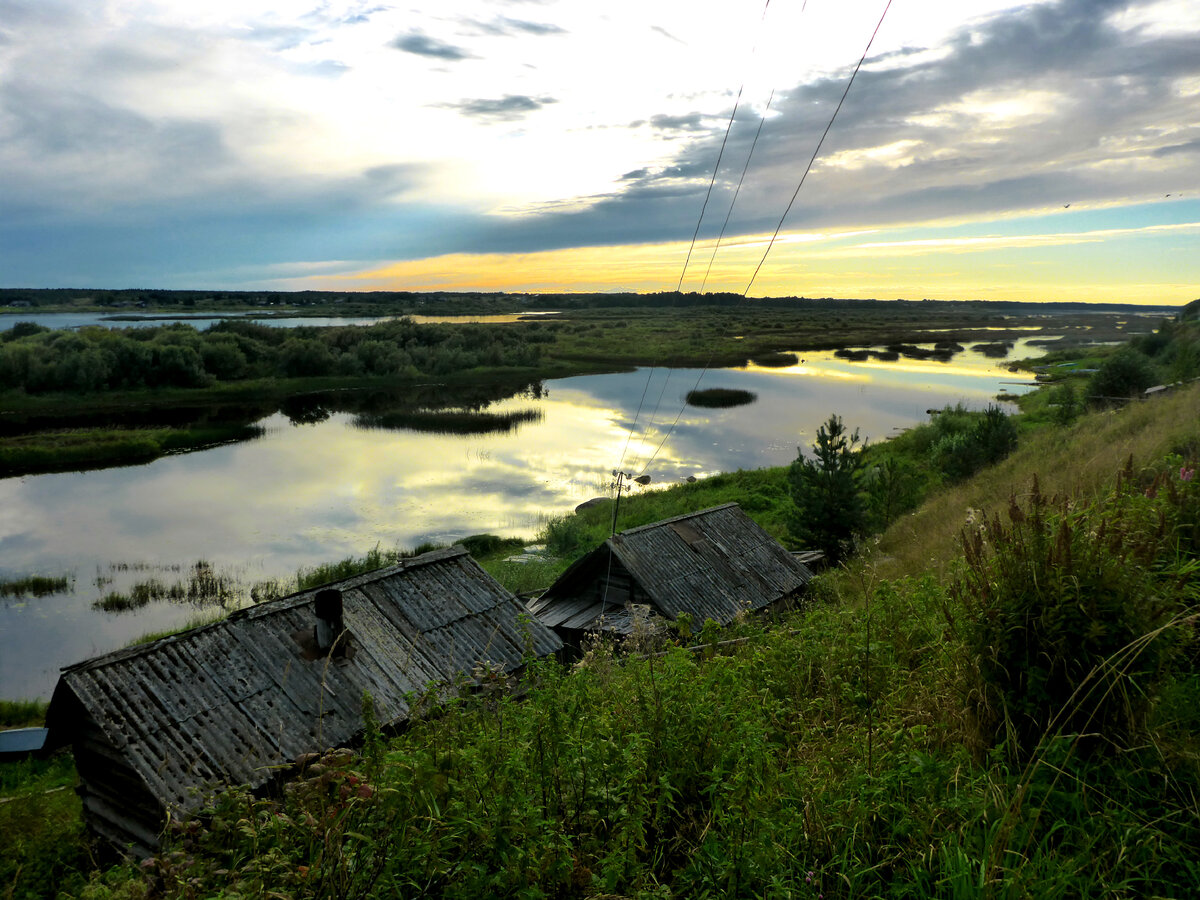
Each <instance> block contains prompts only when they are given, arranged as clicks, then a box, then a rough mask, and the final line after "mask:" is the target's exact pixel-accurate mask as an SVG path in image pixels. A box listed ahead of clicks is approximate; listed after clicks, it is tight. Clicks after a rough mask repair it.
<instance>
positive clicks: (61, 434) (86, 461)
mask: <svg viewBox="0 0 1200 900" xmlns="http://www.w3.org/2000/svg"><path fill="white" fill-rule="evenodd" d="M261 434H262V429H261V428H259V427H257V426H254V425H237V424H229V425H206V426H203V427H196V428H134V429H126V428H121V429H99V428H95V429H86V430H78V429H75V430H61V431H39V432H37V433H35V434H23V435H17V436H14V437H6V438H0V478H5V477H8V476H11V475H23V474H28V473H34V472H63V471H77V470H81V469H96V468H105V467H107V466H117V465H132V464H135V463H144V462H150V461H151V460H153V459H157V458H158V457H160V456H165V455H166V454H168V453H175V452H179V451H183V450H198V449H201V448H204V447H212V446H215V445H217V444H224V443H229V442H232V441H245V440H250V439H251V438H256V437H259V436H260V435H261Z"/></svg>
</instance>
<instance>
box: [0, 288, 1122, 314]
mask: <svg viewBox="0 0 1200 900" xmlns="http://www.w3.org/2000/svg"><path fill="white" fill-rule="evenodd" d="M743 304H748V305H750V306H751V307H753V308H758V309H831V308H837V309H856V308H857V309H871V308H876V307H884V308H888V309H892V310H894V309H895V307H896V305H897V304H902V305H907V306H908V307H910V308H911V309H913V310H917V309H921V310H926V311H928V310H931V309H935V310H943V311H944V310H946V309H948V308H951V307H957V308H959V309H963V308H967V309H973V310H976V311H986V312H987V313H990V314H995V315H1003V314H1006V313H1015V312H1031V311H1034V310H1036V311H1038V312H1039V313H1049V312H1054V311H1056V310H1057V311H1065V310H1074V311H1092V312H1100V311H1104V310H1116V309H1130V310H1134V309H1136V307H1134V306H1130V305H1128V304H1120V303H1112V304H1087V303H1021V302H1005V303H998V302H994V301H982V300H917V301H905V300H877V299H862V298H846V297H796V296H790V297H765V298H764V297H756V298H750V299H747V298H745V297H743V296H742V295H741V294H736V293H732V292H716V293H697V292H695V291H688V292H681V291H657V292H653V293H634V292H625V293H563V294H524V293H502V292H481V291H463V292H450V291H434V292H417V291H203V290H186V291H184V290H155V289H140V288H131V289H123V290H92V289H84V288H0V307H15V308H18V309H20V308H34V309H37V308H45V309H62V308H65V307H76V308H97V307H100V308H111V309H114V310H122V309H128V310H130V311H131V312H133V311H137V310H140V309H147V310H153V309H160V310H162V309H166V310H172V309H182V310H193V309H194V310H204V309H264V308H267V307H281V308H283V309H289V308H291V309H301V310H308V311H310V312H311V311H315V310H318V309H321V310H327V311H328V310H332V308H334V307H341V308H342V311H344V312H347V313H349V312H351V311H352V310H360V309H371V310H372V311H375V312H384V311H385V310H384V308H386V312H388V313H422V312H427V313H441V314H451V315H452V314H455V313H489V312H490V313H505V312H516V311H519V310H579V309H608V308H688V307H702V306H711V307H733V306H740V305H743Z"/></svg>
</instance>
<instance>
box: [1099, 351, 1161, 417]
mask: <svg viewBox="0 0 1200 900" xmlns="http://www.w3.org/2000/svg"><path fill="white" fill-rule="evenodd" d="M1157 382H1158V374H1157V372H1156V371H1155V368H1154V364H1153V363H1151V362H1150V360H1149V359H1148V358H1147V357H1146V356H1144V355H1143V354H1142V353H1139V352H1138V351H1137V350H1136V349H1134V348H1132V347H1122V348H1121V349H1120V350H1118V351H1117V352H1116V353H1114V354H1113V355H1112V356H1110V357H1108V359H1106V360H1105V361H1104V362H1102V363H1101V364H1100V369H1099V371H1097V372H1096V374H1095V375H1093V376H1092V379H1091V381H1090V382H1088V399H1089V401H1090V402H1091V403H1092V404H1094V405H1099V406H1104V405H1107V404H1111V403H1114V402H1120V401H1123V400H1128V399H1130V398H1132V397H1136V396H1137V395H1138V394H1140V393H1142V391H1144V390H1146V388H1148V387H1152V386H1154V385H1155V384H1156V383H1157Z"/></svg>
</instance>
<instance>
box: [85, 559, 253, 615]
mask: <svg viewBox="0 0 1200 900" xmlns="http://www.w3.org/2000/svg"><path fill="white" fill-rule="evenodd" d="M109 568H110V570H111V571H114V572H115V571H147V570H153V569H156V568H157V569H160V570H163V571H176V572H177V571H179V570H180V567H179V566H178V565H176V566H159V567H154V566H149V565H147V564H144V563H132V564H130V563H114V564H112V565H111V566H110V567H109ZM112 580H113V579H112V578H111V576H107V575H104V574H98V575H97V576H96V581H95V584H96V586H97V587H98V588H104V587H107V586H108V585H110V584H111V583H112ZM261 587H263V586H262V585H256V586H255V588H252V589H251V591H250V596H251V599H254V590H255V589H258V588H261ZM245 594H246V592H245V591H244V589H243V588H242V586H241V585H240V584H239V582H238V580H237V579H236V578H234V577H233V576H232V575H228V574H226V573H222V572H218V571H216V570H215V569H214V568H213V566H212V564H211V563H209V562H207V561H205V560H198V561H197V562H196V564H195V565H193V566H192V567H191V568H190V569H189V570H188V573H187V579H186V581H181V580H176V581H174V582H172V583H170V584H167V583H166V582H164V581H162V580H161V579H159V578H149V579H146V580H145V581H138V582H135V583H134V584H133V585H132V586H131V587H130V588H129V590H128V592H121V591H110V592H108V593H107V594H105V595H104V596H102V597H100V598H99V599H97V600H95V601H93V602H92V608H93V609H99V610H102V611H104V612H113V613H122V612H129V611H131V610H135V609H141V608H142V607H144V606H148V605H149V604H151V603H156V602H161V601H170V602H173V603H190V604H191V605H193V606H201V607H204V606H220V607H221V608H223V609H228V608H230V607H232V606H238V605H240V604H241V603H242V601H243V599H244V596H245ZM255 602H257V600H256V601H255Z"/></svg>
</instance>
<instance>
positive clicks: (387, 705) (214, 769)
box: [46, 547, 562, 854]
mask: <svg viewBox="0 0 1200 900" xmlns="http://www.w3.org/2000/svg"><path fill="white" fill-rule="evenodd" d="M525 614H526V610H525V607H524V605H523V604H522V603H521V601H519V600H518V599H517V598H516V597H514V596H513V595H512V594H511V593H510V592H509V591H507V590H506V589H505V588H504V587H502V586H501V585H500V584H499V583H497V582H496V581H495V580H494V579H492V577H491V576H489V575H488V574H487V573H486V572H484V571H483V569H481V568H480V567H479V565H478V564H477V563H476V562H475V561H474V560H473V559H472V558H471V557H470V556H469V555H468V553H467V551H466V550H465V549H463V548H461V547H454V548H451V549H448V550H437V551H434V552H432V553H426V554H424V555H423V556H418V557H415V558H413V559H409V560H405V561H403V562H401V563H400V564H399V565H395V566H391V567H389V568H386V569H380V570H378V571H375V572H370V573H368V574H365V575H360V576H356V577H354V578H349V579H346V580H344V581H341V582H337V583H334V584H331V585H327V586H325V587H324V588H321V589H314V590H309V591H302V592H300V593H297V594H293V595H291V596H289V597H283V598H281V599H278V600H274V601H271V602H268V603H263V604H260V605H258V606H254V607H249V608H247V609H242V610H238V611H237V612H235V613H233V614H232V615H231V616H230V617H229V618H228V619H226V620H225V621H222V622H218V623H216V624H213V625H207V626H204V627H201V628H196V629H193V630H191V631H186V632H182V633H180V634H177V635H173V636H171V637H166V638H163V639H161V640H158V641H154V642H153V643H149V644H145V645H142V646H137V647H129V648H126V649H124V650H118V651H116V652H114V653H109V654H107V655H105V656H100V657H96V658H95V659H90V660H87V661H85V662H82V663H79V664H77V665H74V666H70V667H68V668H65V669H63V671H62V675H61V677H60V678H59V682H58V685H57V687H56V688H55V691H54V697H53V699H52V700H51V703H50V709H49V712H48V713H47V720H46V725H47V727H48V729H49V731H50V744H51V745H52V746H66V745H72V746H73V748H74V753H75V764H76V768H77V769H78V772H79V778H80V787H79V793H80V795H81V797H82V799H83V808H84V815H85V818H86V820H87V822H88V824H89V825H90V826H91V827H92V828H93V829H94V830H95V831H97V832H98V833H99V834H101V835H103V836H104V837H107V838H108V839H110V840H111V841H112V842H114V843H115V844H117V845H118V846H121V847H130V848H131V849H133V850H134V852H135V853H139V854H145V853H147V852H149V851H151V850H152V849H153V848H154V847H155V846H156V845H157V842H158V836H159V834H160V832H161V829H162V825H163V823H164V821H165V818H166V816H167V814H168V812H170V813H171V814H172V815H177V814H178V813H179V812H182V811H187V810H189V809H192V808H195V807H196V806H197V805H198V804H199V803H200V802H201V797H200V794H201V792H203V791H205V790H208V789H211V788H214V787H220V786H223V785H227V784H244V785H248V786H250V787H252V788H260V787H262V786H264V785H265V784H267V782H269V781H270V780H271V779H272V778H273V777H274V776H275V775H276V774H278V773H279V772H280V771H282V770H286V769H288V768H290V767H291V766H292V764H293V762H294V761H295V760H296V759H297V757H299V756H301V755H302V754H305V753H310V752H314V751H320V750H324V749H326V748H328V747H335V746H339V745H343V744H346V743H348V742H351V741H353V740H354V739H355V738H356V737H357V736H359V735H360V734H361V732H362V729H363V722H362V702H363V695H364V693H369V694H370V695H371V697H372V699H373V701H374V706H375V711H376V716H377V718H378V720H379V722H380V723H381V724H382V725H384V726H393V727H394V726H398V725H401V724H402V723H403V722H404V721H405V720H406V719H407V718H408V715H409V705H408V703H409V697H410V696H411V692H421V691H423V690H425V689H426V688H427V687H428V686H429V685H430V684H448V683H451V682H453V681H454V680H455V679H457V678H459V677H460V676H463V675H465V676H466V677H468V678H470V677H471V676H472V672H473V671H474V670H475V669H476V667H477V666H480V665H481V664H482V665H487V666H490V667H492V668H493V670H494V669H497V668H498V669H501V670H503V671H504V672H512V671H513V670H515V669H517V668H519V667H520V665H521V664H522V661H523V659H524V657H525V653H526V649H527V647H528V648H529V649H531V650H532V652H533V653H534V654H535V655H538V656H545V655H549V654H551V653H555V652H557V651H558V650H559V649H560V648H561V646H562V644H561V641H560V640H559V639H558V637H557V636H556V635H555V634H554V633H553V632H552V631H550V630H549V629H548V628H546V627H544V626H542V625H541V624H540V623H538V622H537V621H524V622H522V621H519V617H521V616H523V615H525ZM526 618H527V619H528V617H527V616H526Z"/></svg>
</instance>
